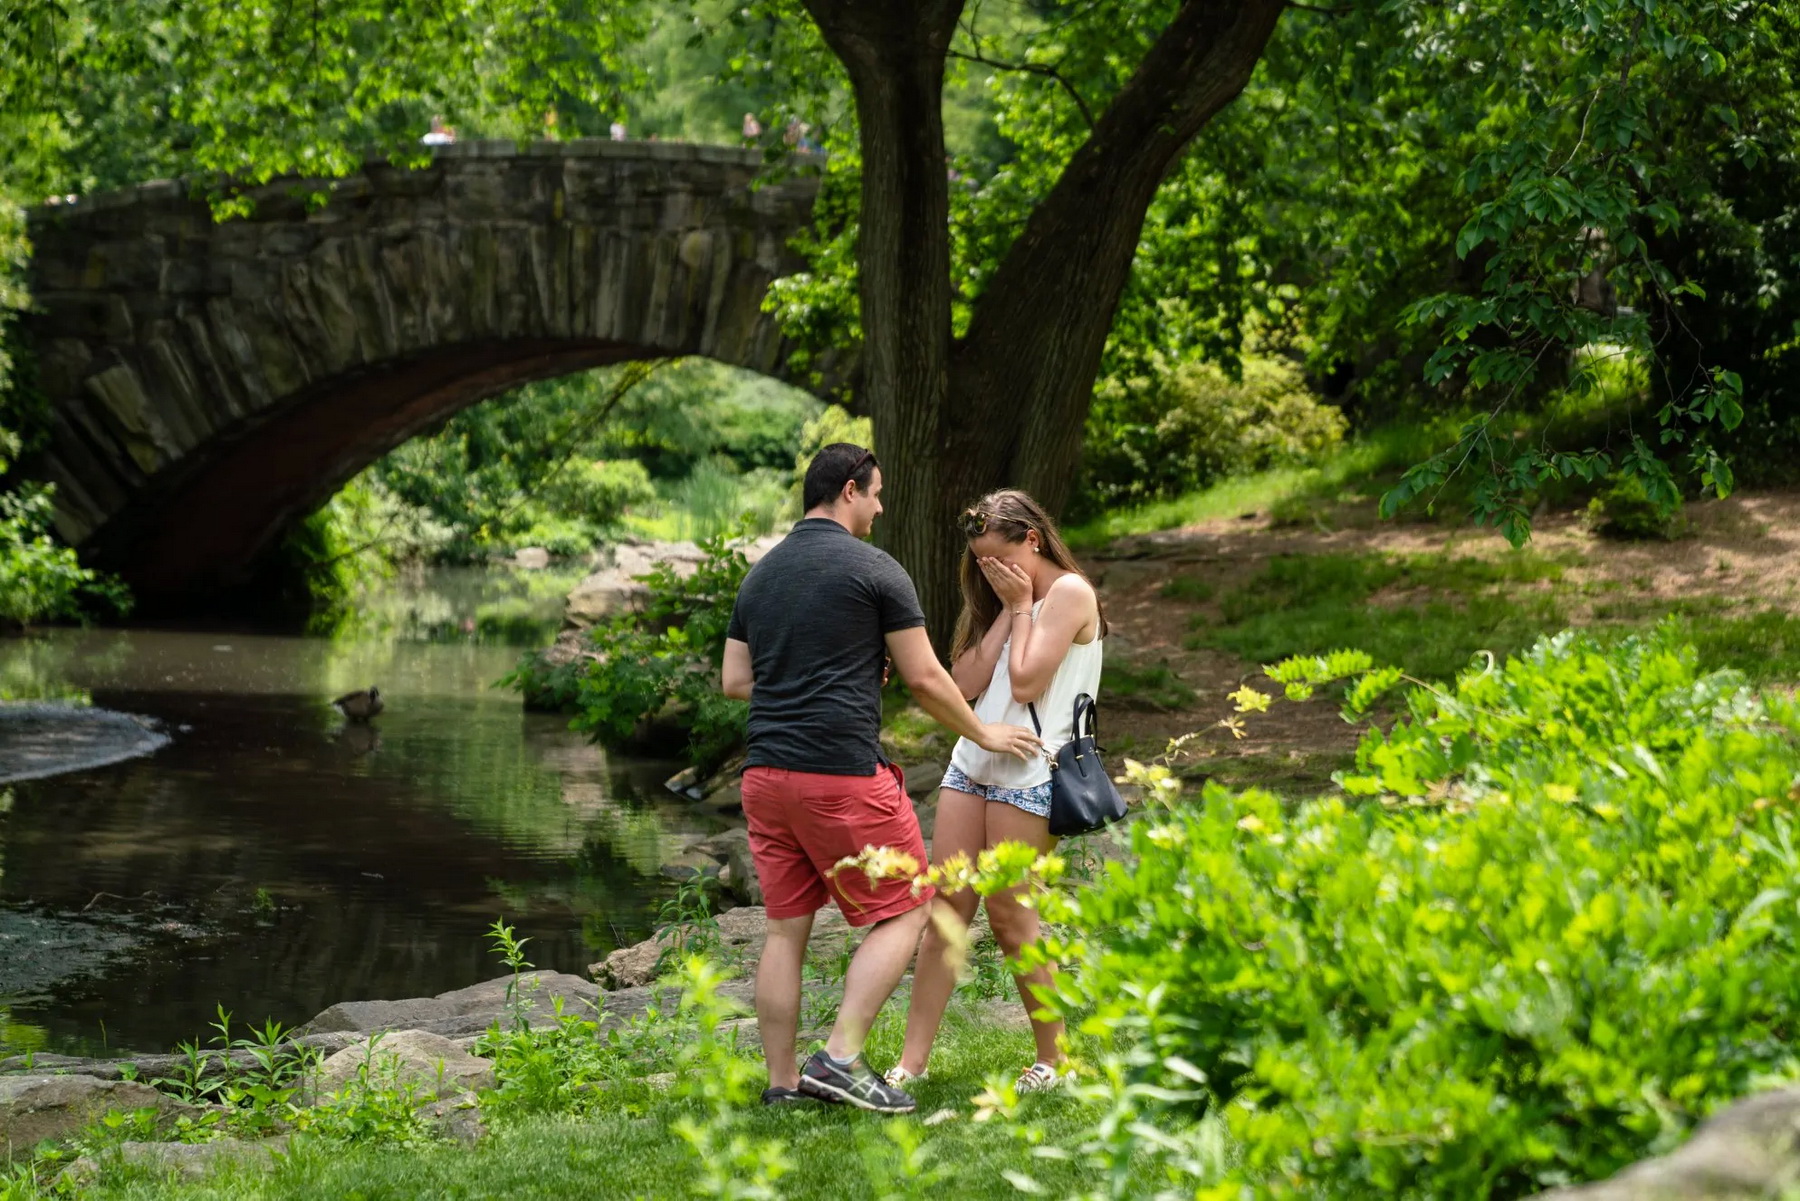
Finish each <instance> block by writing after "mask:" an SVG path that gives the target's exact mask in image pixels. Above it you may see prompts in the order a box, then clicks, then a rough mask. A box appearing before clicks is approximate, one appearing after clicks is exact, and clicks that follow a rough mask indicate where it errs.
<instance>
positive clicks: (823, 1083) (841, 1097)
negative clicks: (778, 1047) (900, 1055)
mask: <svg viewBox="0 0 1800 1201" xmlns="http://www.w3.org/2000/svg"><path fill="white" fill-rule="evenodd" d="M800 1091H801V1092H803V1093H805V1094H806V1095H807V1096H809V1097H817V1098H818V1099H819V1100H821V1101H832V1102H837V1103H840V1104H844V1105H854V1106H856V1107H857V1108H858V1109H867V1110H870V1111H872V1112H874V1113H911V1112H912V1111H913V1110H915V1109H917V1108H918V1103H917V1102H915V1101H914V1100H913V1099H912V1098H911V1097H910V1096H908V1095H907V1094H905V1093H903V1092H901V1091H900V1090H899V1089H897V1088H894V1087H893V1086H891V1085H889V1084H886V1083H884V1082H883V1081H882V1079H881V1077H879V1076H877V1075H876V1074H875V1073H874V1071H872V1070H871V1069H870V1067H869V1065H868V1064H866V1063H864V1062H863V1057H862V1056H861V1055H858V1056H857V1057H856V1058H855V1059H852V1060H851V1061H850V1064H849V1066H848V1067H839V1066H838V1065H837V1064H836V1063H834V1062H832V1059H831V1057H830V1056H829V1055H827V1054H825V1052H823V1051H814V1052H813V1054H812V1057H811V1058H810V1059H808V1060H807V1061H806V1063H805V1065H804V1066H802V1067H801V1069H800Z"/></svg>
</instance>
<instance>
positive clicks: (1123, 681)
mask: <svg viewBox="0 0 1800 1201" xmlns="http://www.w3.org/2000/svg"><path fill="white" fill-rule="evenodd" d="M1100 695H1102V696H1104V697H1105V698H1106V699H1107V700H1108V701H1109V702H1110V703H1112V704H1115V705H1118V706H1119V707H1120V708H1123V709H1185V708H1187V707H1188V706H1189V705H1191V704H1193V703H1194V700H1195V695H1194V690H1193V689H1192V688H1189V687H1188V686H1187V685H1186V684H1185V683H1183V682H1182V679H1181V677H1180V676H1178V675H1176V674H1175V672H1174V670H1173V669H1171V668H1170V667H1169V665H1168V664H1167V663H1157V664H1154V665H1139V664H1133V663H1130V662H1126V661H1124V660H1121V659H1109V660H1107V662H1106V666H1105V667H1104V668H1103V669H1102V670H1101V675H1100Z"/></svg>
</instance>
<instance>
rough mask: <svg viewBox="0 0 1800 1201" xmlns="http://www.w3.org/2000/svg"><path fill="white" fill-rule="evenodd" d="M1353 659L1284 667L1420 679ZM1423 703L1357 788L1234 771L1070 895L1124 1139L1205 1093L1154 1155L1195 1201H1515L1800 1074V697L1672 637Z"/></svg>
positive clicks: (1497, 673) (1521, 662) (1072, 956)
mask: <svg viewBox="0 0 1800 1201" xmlns="http://www.w3.org/2000/svg"><path fill="white" fill-rule="evenodd" d="M1333 658H1334V659H1335V660H1336V662H1328V661H1325V660H1318V661H1310V662H1308V661H1299V662H1296V663H1294V664H1289V665H1285V666H1284V667H1283V668H1282V669H1281V670H1280V671H1279V672H1278V673H1277V675H1278V677H1279V678H1282V679H1285V680H1289V681H1292V682H1296V683H1299V682H1301V681H1304V680H1312V681H1313V682H1315V683H1316V682H1319V681H1321V680H1323V679H1325V678H1329V677H1330V676H1332V675H1343V674H1346V672H1349V673H1350V674H1360V675H1361V677H1362V679H1363V680H1365V681H1367V682H1368V683H1366V684H1362V685H1359V686H1358V688H1357V689H1355V690H1353V691H1355V692H1359V693H1362V694H1363V695H1361V696H1360V697H1359V698H1358V699H1359V700H1360V701H1361V702H1363V703H1365V704H1366V702H1367V701H1368V700H1369V699H1371V697H1372V695H1373V694H1374V693H1375V692H1376V691H1377V690H1378V689H1379V688H1380V687H1382V686H1384V685H1388V684H1391V683H1392V682H1393V681H1394V680H1395V679H1397V678H1398V672H1395V671H1392V670H1388V671H1385V672H1367V673H1364V672H1361V671H1360V669H1361V668H1363V667H1365V666H1366V665H1367V663H1368V658H1367V656H1355V655H1348V654H1344V655H1338V656H1334V657H1333ZM1356 659H1360V660H1361V662H1360V663H1355V662H1351V661H1352V660H1356ZM1407 707H1408V710H1409V712H1410V716H1409V717H1408V718H1407V719H1406V720H1403V721H1401V722H1400V723H1398V724H1397V725H1396V726H1395V727H1394V728H1393V730H1392V731H1391V732H1389V733H1386V734H1384V733H1382V732H1381V731H1379V730H1374V731H1371V732H1370V733H1369V734H1368V735H1367V736H1366V737H1365V738H1364V740H1363V742H1362V744H1361V746H1360V748H1359V750H1358V752H1357V758H1356V768H1355V770H1354V771H1351V772H1347V773H1344V774H1343V776H1342V777H1341V783H1342V785H1343V787H1344V790H1345V792H1346V793H1347V794H1348V795H1346V796H1337V797H1327V798H1322V799H1319V800H1316V801H1312V802H1309V803H1306V804H1302V805H1300V806H1298V807H1297V808H1294V809H1291V810H1290V809H1288V808H1287V807H1285V806H1284V805H1283V804H1282V803H1281V801H1280V800H1278V799H1277V798H1276V797H1274V796H1272V795H1270V794H1268V793H1264V792H1260V791H1254V790H1252V791H1248V792H1244V793H1241V794H1236V795H1234V794H1231V793H1229V792H1227V791H1226V790H1224V789H1222V788H1219V787H1217V786H1209V787H1208V788H1207V790H1206V793H1205V795H1204V797H1203V804H1200V805H1193V806H1189V805H1175V806H1174V807H1173V808H1171V809H1170V810H1168V811H1167V812H1162V813H1158V814H1156V815H1154V816H1152V817H1150V818H1148V819H1147V820H1144V821H1141V822H1138V823H1135V827H1134V829H1133V831H1132V838H1131V841H1132V846H1133V849H1134V850H1135V851H1136V853H1137V856H1138V857H1139V858H1138V861H1137V862H1136V863H1133V864H1132V865H1131V866H1130V867H1129V868H1127V867H1125V866H1124V865H1121V864H1112V865H1110V866H1109V867H1108V869H1107V871H1106V874H1105V875H1104V876H1103V877H1102V878H1101V880H1100V881H1099V882H1098V883H1096V884H1094V885H1092V886H1091V887H1089V888H1086V889H1084V890H1082V891H1080V892H1079V893H1077V894H1075V895H1074V896H1073V897H1072V898H1069V899H1066V900H1059V899H1057V898H1054V897H1053V898H1050V899H1049V900H1047V902H1046V917H1047V918H1051V919H1053V920H1059V921H1063V922H1067V923H1070V924H1072V925H1073V926H1074V927H1075V928H1076V929H1078V930H1079V931H1081V932H1082V933H1083V937H1080V938H1077V939H1075V940H1073V941H1072V942H1070V943H1069V944H1068V945H1063V946H1055V945H1053V946H1052V947H1051V948H1050V951H1051V953H1053V954H1060V955H1061V957H1062V958H1063V959H1064V961H1065V962H1071V963H1074V964H1075V965H1076V970H1073V971H1069V972H1066V973H1064V974H1063V975H1062V976H1060V977H1059V988H1060V990H1061V994H1062V1000H1061V1003H1062V1004H1063V1005H1064V1006H1066V1007H1069V1008H1070V1009H1072V1010H1080V1009H1081V1008H1082V1007H1084V1006H1091V1007H1092V1015H1091V1017H1089V1018H1088V1019H1087V1021H1086V1023H1085V1028H1086V1030H1088V1031H1089V1032H1090V1033H1093V1034H1096V1035H1098V1036H1100V1037H1101V1038H1102V1039H1103V1040H1106V1042H1107V1043H1108V1044H1109V1045H1110V1046H1111V1048H1112V1056H1111V1062H1113V1064H1114V1065H1115V1067H1117V1065H1119V1064H1126V1065H1128V1067H1129V1070H1122V1069H1121V1070H1120V1071H1117V1072H1115V1075H1114V1076H1113V1078H1112V1092H1113V1095H1114V1100H1115V1104H1116V1105H1117V1106H1123V1107H1124V1108H1125V1109H1126V1110H1129V1111H1131V1112H1128V1113H1126V1114H1125V1115H1124V1118H1122V1119H1121V1118H1119V1117H1118V1112H1117V1110H1115V1115H1114V1126H1115V1128H1118V1129H1131V1128H1132V1127H1131V1120H1132V1118H1133V1115H1134V1114H1135V1116H1136V1117H1137V1118H1143V1119H1150V1120H1155V1119H1156V1118H1157V1115H1158V1113H1159V1112H1160V1114H1161V1116H1162V1117H1163V1118H1176V1117H1177V1116H1178V1115H1179V1114H1180V1113H1182V1112H1185V1113H1187V1114H1189V1115H1192V1114H1196V1113H1198V1112H1200V1111H1201V1110H1202V1109H1203V1108H1206V1107H1207V1106H1208V1105H1209V1103H1210V1105H1211V1108H1212V1115H1211V1116H1210V1117H1209V1119H1208V1122H1203V1123H1200V1124H1197V1125H1195V1124H1187V1125H1182V1124H1181V1123H1180V1122H1179V1121H1175V1122H1170V1123H1168V1124H1167V1125H1165V1126H1164V1127H1163V1128H1164V1129H1171V1128H1180V1129H1181V1130H1183V1131H1184V1133H1182V1134H1181V1135H1180V1136H1178V1137H1171V1138H1169V1139H1167V1140H1164V1141H1162V1142H1161V1144H1160V1145H1157V1144H1155V1143H1151V1142H1146V1141H1140V1142H1139V1144H1138V1145H1139V1147H1140V1149H1142V1150H1144V1151H1145V1153H1147V1154H1152V1155H1157V1156H1164V1157H1166V1161H1167V1165H1168V1167H1169V1170H1170V1171H1171V1172H1178V1173H1182V1174H1186V1175H1188V1176H1189V1178H1190V1181H1191V1182H1192V1184H1193V1185H1194V1186H1195V1192H1194V1195H1197V1196H1208V1197H1221V1198H1222V1197H1239V1196H1242V1195H1244V1191H1245V1186H1249V1188H1250V1191H1251V1192H1253V1193H1255V1194H1257V1195H1273V1196H1296V1195H1305V1196H1338V1197H1349V1196H1377V1195H1378V1196H1397V1197H1469V1198H1480V1197H1512V1196H1522V1195H1525V1194H1528V1193H1532V1192H1535V1191H1537V1190H1538V1189H1541V1188H1544V1187H1546V1186H1551V1185H1556V1184H1561V1183H1563V1182H1566V1181H1571V1180H1587V1179H1593V1178H1597V1177H1602V1176H1605V1175H1607V1174H1609V1173H1611V1172H1614V1171H1616V1170H1617V1169H1618V1168H1620V1167H1621V1166H1622V1165H1624V1164H1626V1163H1628V1162H1630V1161H1632V1160H1635V1159H1638V1158H1641V1157H1643V1156H1645V1155H1647V1154H1651V1153H1654V1152H1657V1151H1660V1150H1663V1149H1666V1148H1667V1147H1669V1146H1670V1145H1671V1144H1672V1143H1674V1142H1675V1141H1677V1140H1678V1139H1680V1138H1681V1137H1682V1136H1683V1135H1684V1134H1685V1132H1686V1131H1688V1130H1689V1129H1691V1127H1692V1126H1693V1125H1694V1124H1695V1123H1696V1122H1697V1121H1699V1120H1700V1119H1701V1118H1703V1117H1704V1116H1706V1114H1707V1113H1709V1112H1710V1111H1711V1110H1713V1109H1715V1108H1716V1107H1718V1106H1720V1105H1722V1104H1724V1103H1725V1102H1727V1101H1729V1100H1731V1099H1733V1098H1736V1097H1738V1096H1740V1095H1742V1094H1744V1093H1746V1092H1748V1091H1750V1090H1752V1089H1755V1088H1757V1087H1759V1086H1762V1085H1764V1084H1766V1083H1769V1082H1774V1081H1778V1080H1782V1079H1791V1078H1792V1077H1794V1076H1795V1075H1796V1070H1795V1069H1796V1061H1795V1059H1794V1056H1793V1052H1792V1049H1791V1047H1792V1039H1793V1034H1794V1030H1795V1026H1796V1020H1797V1019H1800V957H1797V955H1796V951H1797V949H1800V947H1797V944H1800V906H1797V905H1796V902H1795V897H1796V893H1795V891H1794V886H1793V881H1794V879H1795V877H1796V872H1797V871H1800V847H1797V846H1796V842H1795V838H1794V826H1795V818H1796V812H1797V810H1800V785H1797V784H1796V781H1797V780H1800V743H1797V740H1796V735H1800V706H1797V705H1796V704H1795V703H1794V702H1793V701H1792V700H1790V699H1788V698H1786V697H1784V696H1769V697H1766V698H1759V697H1757V696H1756V695H1754V694H1753V693H1751V692H1750V691H1749V690H1747V689H1746V688H1744V687H1743V686H1742V683H1741V677H1739V676H1737V675H1736V674H1735V673H1730V672H1718V673H1714V674H1710V675H1708V674H1703V673H1702V672H1701V671H1700V670H1699V668H1698V666H1697V657H1696V654H1695V652H1694V651H1693V649H1692V648H1691V647H1688V646H1684V645H1680V644H1678V643H1677V641H1676V638H1675V635H1674V632H1673V628H1672V627H1670V626H1665V627H1662V628H1659V629H1658V630H1657V631H1656V632H1655V633H1654V634H1651V635H1647V636H1643V637H1634V638H1630V639H1626V640H1624V641H1621V642H1619V643H1617V644H1615V645H1613V646H1611V647H1602V646H1601V645H1600V644H1599V643H1597V642H1595V641H1592V640H1590V639H1587V638H1585V637H1582V636H1577V635H1575V634H1573V633H1563V634H1560V635H1557V636H1556V637H1554V638H1546V639H1543V640H1541V641H1539V642H1538V643H1537V644H1536V645H1535V646H1533V647H1532V648H1531V649H1530V650H1529V651H1527V652H1526V653H1524V654H1522V655H1520V656H1518V657H1516V658H1512V659H1508V660H1507V661H1506V662H1505V663H1504V664H1503V665H1499V666H1494V665H1488V666H1487V667H1485V668H1483V669H1481V670H1471V671H1468V672H1465V673H1464V674H1463V675H1462V676H1460V677H1459V678H1458V679H1457V680H1456V682H1455V684H1454V685H1453V686H1451V687H1450V688H1448V689H1446V690H1437V689H1433V688H1424V687H1420V688H1415V689H1413V690H1412V691H1411V693H1410V694H1409V696H1408V697H1407ZM1134 774H1136V775H1137V776H1138V778H1139V779H1140V781H1141V782H1144V783H1146V784H1148V785H1149V786H1150V787H1149V788H1148V789H1147V791H1148V792H1149V793H1150V794H1151V795H1152V796H1162V797H1167V796H1170V795H1172V794H1174V793H1176V792H1178V790H1179V784H1178V783H1177V782H1176V781H1175V780H1174V779H1173V778H1172V777H1170V776H1169V775H1168V773H1167V771H1166V769H1150V770H1146V769H1143V768H1142V767H1141V766H1136V765H1134ZM1221 1122H1222V1123H1223V1124H1224V1125H1225V1126H1226V1127H1228V1129H1229V1132H1230V1134H1231V1136H1232V1141H1233V1142H1234V1143H1235V1145H1236V1156H1235V1157H1233V1156H1221V1155H1219V1154H1216V1152H1217V1150H1218V1148H1217V1145H1216V1141H1217V1137H1218V1133H1219V1131H1218V1124H1219V1123H1221ZM1148 1128H1149V1127H1139V1129H1148ZM1208 1140H1212V1142H1211V1143H1209V1142H1208ZM1207 1145H1211V1146H1212V1151H1213V1152H1215V1153H1211V1154H1203V1153H1202V1152H1203V1151H1205V1150H1206V1146H1207Z"/></svg>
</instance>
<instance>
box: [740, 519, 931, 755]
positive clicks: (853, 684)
mask: <svg viewBox="0 0 1800 1201" xmlns="http://www.w3.org/2000/svg"><path fill="white" fill-rule="evenodd" d="M924 624H925V614H924V611H923V610H921V609H920V608H919V596H918V593H917V592H915V591H914V590H913V583H912V579H911V578H910V577H909V576H908V575H907V574H906V570H905V569H904V568H902V567H901V566H900V564H898V563H896V562H894V560H893V559H892V558H890V557H889V556H888V555H887V554H886V553H885V552H883V551H879V550H876V549H875V548H874V547H873V546H870V545H869V544H868V543H866V542H864V541H863V540H862V539H860V538H856V537H854V536H852V535H851V533H850V531H849V530H847V529H845V528H844V527H843V526H841V525H839V524H838V523H837V522H835V521H832V520H830V519H828V518H823V517H811V518H807V519H806V520H804V521H801V522H800V523H799V524H798V525H796V526H795V527H794V528H793V531H792V532H791V533H789V534H788V536H787V537H786V538H783V539H782V540H781V541H780V542H779V543H778V544H777V545H776V546H774V547H773V548H772V549H771V550H770V551H769V553H768V554H766V555H764V556H763V557H762V559H761V561H760V562H758V563H757V564H756V566H755V567H752V568H751V569H750V574H749V575H747V576H745V577H744V585H743V587H742V588H740V589H739V590H738V596H737V605H736V606H735V607H734V608H733V609H732V611H731V625H730V627H729V628H728V629H727V630H726V637H728V638H735V639H737V640H738V641H740V642H746V643H748V644H749V645H750V675H751V679H752V681H753V682H754V686H753V688H752V689H751V693H750V753H749V755H748V757H747V758H746V759H745V760H744V765H745V766H746V767H782V768H786V769H787V770H789V771H806V772H820V773H823V774H825V775H833V776H872V775H874V774H875V770H876V768H877V766H879V765H880V763H881V762H882V758H881V742H880V737H881V673H882V668H883V667H884V665H885V663H886V660H887V635H889V634H891V633H893V632H894V631H895V630H910V629H912V628H913V627H914V626H922V625H924Z"/></svg>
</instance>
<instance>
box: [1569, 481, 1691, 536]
mask: <svg viewBox="0 0 1800 1201" xmlns="http://www.w3.org/2000/svg"><path fill="white" fill-rule="evenodd" d="M1587 520H1588V526H1589V527H1590V528H1591V529H1593V530H1595V531H1596V532H1598V533H1600V534H1604V535H1605V536H1606V537H1608V538H1619V539H1623V540H1625V541H1636V542H1646V541H1663V542H1667V541H1669V540H1670V539H1673V538H1679V537H1680V536H1681V535H1682V534H1684V533H1686V532H1687V519H1686V517H1684V516H1683V514H1682V511H1681V506H1679V505H1677V506H1676V507H1675V508H1673V509H1670V508H1668V507H1667V506H1665V505H1662V504H1659V503H1658V502H1657V501H1656V500H1654V499H1653V498H1652V497H1651V495H1650V493H1649V491H1648V490H1647V489H1645V487H1644V482H1643V481H1642V480H1641V479H1639V478H1638V477H1637V476H1635V475H1630V476H1626V477H1625V478H1623V479H1621V480H1620V481H1619V482H1618V483H1616V484H1614V485H1613V486H1612V487H1610V488H1608V489H1607V490H1606V491H1605V492H1602V493H1601V494H1600V495H1599V496H1596V497H1594V499H1593V500H1591V501H1589V502H1588V508H1587Z"/></svg>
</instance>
